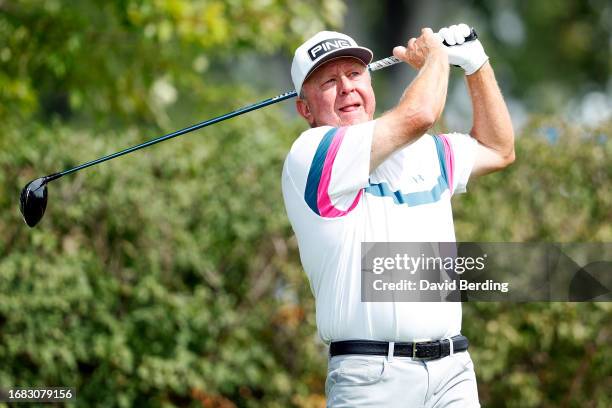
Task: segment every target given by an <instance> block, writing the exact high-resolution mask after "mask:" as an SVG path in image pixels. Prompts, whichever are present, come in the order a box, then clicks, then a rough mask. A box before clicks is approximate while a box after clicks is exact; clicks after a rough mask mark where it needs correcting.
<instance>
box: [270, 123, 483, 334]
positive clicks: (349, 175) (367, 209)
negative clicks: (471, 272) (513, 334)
mask: <svg viewBox="0 0 612 408" xmlns="http://www.w3.org/2000/svg"><path fill="white" fill-rule="evenodd" d="M374 125H375V121H370V122H366V123H363V124H359V125H355V126H350V127H343V128H333V127H330V126H322V127H318V128H314V129H309V130H307V131H305V132H304V133H302V134H301V135H300V137H299V138H298V139H297V140H296V141H295V142H294V144H293V146H292V147H291V150H290V152H289V154H288V155H287V158H286V160H285V164H284V166H283V175H282V188H283V197H284V200H285V207H286V210H287V214H288V216H289V220H290V221H291V225H292V227H293V230H294V232H295V234H296V236H297V240H298V246H299V251H300V258H301V261H302V265H303V267H304V270H305V271H306V274H307V275H308V278H309V281H310V286H311V289H312V292H313V294H314V296H315V299H316V310H317V327H318V330H319V335H320V336H321V339H322V340H323V341H324V342H326V343H329V342H331V341H339V340H351V339H365V340H382V341H414V340H423V339H440V338H444V337H447V336H453V335H456V334H458V333H459V332H460V330H461V303H450V302H445V303H443V302H439V303H433V302H421V303H418V302H372V303H370V302H362V301H361V243H362V242H454V241H455V231H454V225H453V215H452V209H451V196H452V194H453V193H459V192H464V191H465V188H466V185H467V182H468V179H469V176H470V172H471V170H472V166H473V163H474V158H475V152H476V144H477V142H476V140H475V139H473V138H472V137H470V136H469V135H465V134H458V133H453V134H447V135H438V136H430V135H424V136H422V137H421V138H419V139H418V140H417V141H415V142H414V143H412V144H410V145H409V146H407V147H405V148H403V149H402V150H399V151H397V152H395V153H394V154H393V155H391V156H390V157H389V158H387V160H385V161H384V162H383V163H382V164H381V165H380V166H379V167H378V168H376V169H375V170H374V171H373V172H372V173H371V174H370V173H369V166H370V151H371V145H372V135H373V131H374Z"/></svg>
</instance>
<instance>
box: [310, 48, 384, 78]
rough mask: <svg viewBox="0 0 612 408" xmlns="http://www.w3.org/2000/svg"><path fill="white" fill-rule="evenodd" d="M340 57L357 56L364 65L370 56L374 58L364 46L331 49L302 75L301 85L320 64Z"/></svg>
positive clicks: (368, 61)
mask: <svg viewBox="0 0 612 408" xmlns="http://www.w3.org/2000/svg"><path fill="white" fill-rule="evenodd" d="M342 57H352V58H357V59H358V60H360V61H361V62H363V63H364V65H366V66H367V65H368V64H369V63H370V62H372V58H374V54H373V53H372V51H370V50H369V49H367V48H365V47H347V48H340V49H338V50H335V51H332V52H330V53H329V54H327V55H326V56H325V57H323V58H321V60H319V61H317V63H316V64H314V65H313V66H312V68H310V70H309V71H308V73H307V74H306V76H305V77H304V80H303V81H302V85H303V84H304V82H306V80H307V79H308V77H309V76H310V75H312V73H313V72H315V71H316V70H317V68H319V67H320V66H321V65H323V64H325V63H326V62H329V61H331V60H334V59H338V58H342Z"/></svg>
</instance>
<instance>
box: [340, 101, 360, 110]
mask: <svg viewBox="0 0 612 408" xmlns="http://www.w3.org/2000/svg"><path fill="white" fill-rule="evenodd" d="M360 107H361V104H360V103H353V104H350V105H345V106H343V107H341V108H340V112H353V111H356V110H357V109H359V108H360Z"/></svg>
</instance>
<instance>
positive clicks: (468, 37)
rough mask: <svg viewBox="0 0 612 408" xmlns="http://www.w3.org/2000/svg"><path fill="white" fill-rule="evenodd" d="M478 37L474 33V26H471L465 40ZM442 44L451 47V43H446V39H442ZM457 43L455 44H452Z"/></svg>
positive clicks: (472, 39)
mask: <svg viewBox="0 0 612 408" xmlns="http://www.w3.org/2000/svg"><path fill="white" fill-rule="evenodd" d="M477 38H478V34H476V30H474V27H472V28H471V29H470V35H468V36H467V37H465V42H468V41H474V40H476V39H477ZM442 44H444V45H446V46H447V47H453V45H448V43H447V42H446V40H444V41H442ZM454 45H457V44H454Z"/></svg>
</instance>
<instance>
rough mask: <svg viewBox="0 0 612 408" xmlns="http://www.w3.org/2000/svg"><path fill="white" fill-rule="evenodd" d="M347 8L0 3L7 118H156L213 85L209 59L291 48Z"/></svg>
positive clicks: (209, 1) (332, 4)
mask: <svg viewBox="0 0 612 408" xmlns="http://www.w3.org/2000/svg"><path fill="white" fill-rule="evenodd" d="M343 10H344V6H343V5H342V3H340V2H339V1H337V0H334V1H323V0H316V1H312V2H308V3H305V2H295V1H290V0H274V1H247V0H233V1H219V0H197V1H191V0H169V1H156V0H115V1H103V0H95V1H74V0H47V1H32V0H13V1H0V65H1V66H2V69H1V70H0V120H2V119H5V118H7V117H9V116H14V115H19V116H21V117H24V118H28V117H30V115H32V114H33V113H36V112H41V113H44V114H46V115H60V116H62V117H70V116H71V115H73V114H74V113H75V112H77V113H81V114H90V115H91V114H95V115H97V116H99V117H107V116H108V115H109V114H112V115H127V116H129V118H130V122H131V123H134V121H135V120H136V119H137V117H141V118H142V119H145V120H148V121H156V123H159V122H157V121H158V120H159V118H158V116H159V115H160V114H163V113H164V108H166V106H167V105H170V104H172V103H173V102H174V101H175V100H176V96H173V94H174V93H175V92H178V93H181V92H188V93H190V94H191V95H192V97H193V96H196V97H198V98H203V97H204V96H205V94H207V93H208V92H209V91H210V90H209V88H206V87H205V86H204V85H203V84H210V83H214V75H213V73H212V72H210V67H211V65H214V66H217V67H219V66H222V65H223V64H219V63H218V62H225V65H226V66H225V67H224V71H226V70H228V69H231V64H232V59H235V58H236V56H238V55H240V54H245V53H247V54H248V53H254V52H257V53H265V54H269V53H271V52H273V51H277V50H279V49H285V50H288V49H290V48H292V47H295V46H296V44H298V43H299V42H300V41H301V39H303V37H304V36H305V35H308V34H309V33H314V32H316V31H318V30H320V29H322V28H323V27H327V26H331V27H333V26H337V25H338V24H339V23H340V22H341V18H342V13H343ZM211 61H214V64H211ZM156 84H157V86H156Z"/></svg>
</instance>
